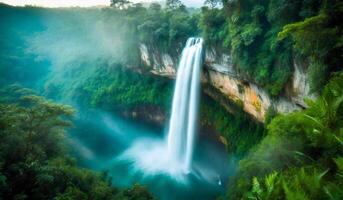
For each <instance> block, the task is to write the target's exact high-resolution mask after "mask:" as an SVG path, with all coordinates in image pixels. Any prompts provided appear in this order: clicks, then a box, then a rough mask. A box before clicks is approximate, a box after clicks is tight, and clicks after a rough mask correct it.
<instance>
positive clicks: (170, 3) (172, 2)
mask: <svg viewBox="0 0 343 200" xmlns="http://www.w3.org/2000/svg"><path fill="white" fill-rule="evenodd" d="M166 4H167V8H169V9H172V10H174V9H177V8H179V7H181V6H183V4H182V3H181V1H180V0H167V3H166Z"/></svg>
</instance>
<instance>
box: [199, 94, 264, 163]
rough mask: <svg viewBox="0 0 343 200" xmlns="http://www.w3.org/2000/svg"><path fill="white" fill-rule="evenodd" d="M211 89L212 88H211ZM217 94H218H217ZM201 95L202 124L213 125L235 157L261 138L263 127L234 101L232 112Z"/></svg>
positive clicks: (242, 155)
mask: <svg viewBox="0 0 343 200" xmlns="http://www.w3.org/2000/svg"><path fill="white" fill-rule="evenodd" d="M212 89H213V88H212ZM218 95H219V94H218ZM219 98H220V97H217V99H216V101H214V100H213V99H211V98H209V97H207V96H205V95H204V96H203V97H202V102H201V108H200V117H201V123H202V126H209V127H214V129H215V130H216V131H217V132H218V133H220V134H221V136H223V137H224V138H225V140H226V143H227V144H226V145H227V150H228V152H230V154H232V155H234V156H235V157H237V158H242V157H244V156H245V155H246V153H247V152H248V151H249V150H250V149H251V148H252V147H253V146H255V145H256V144H257V143H258V142H259V141H260V140H261V138H262V136H263V132H264V127H263V125H262V124H260V123H259V122H256V121H255V120H253V119H252V118H251V116H248V115H247V114H246V113H244V111H243V110H242V108H240V107H238V106H237V105H235V104H234V103H231V102H225V104H226V105H230V109H231V112H232V113H229V112H228V111H227V110H225V109H223V106H222V105H220V103H219V102H218V101H220V100H219Z"/></svg>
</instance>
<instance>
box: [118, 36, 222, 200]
mask: <svg viewBox="0 0 343 200" xmlns="http://www.w3.org/2000/svg"><path fill="white" fill-rule="evenodd" d="M202 61H203V40H202V39H201V38H189V39H188V40H187V43H186V46H185V48H184V49H183V51H182V55H181V59H180V63H179V67H178V71H177V76H176V84H175V91H174V96H173V103H172V111H171V117H170V122H169V130H168V134H167V137H166V138H162V137H156V136H154V137H151V136H150V137H139V136H137V138H135V139H134V140H133V141H132V143H130V144H129V145H128V146H129V147H128V148H127V149H126V150H125V151H124V152H123V153H122V154H121V155H120V156H118V157H117V158H116V159H115V163H116V164H124V165H128V166H129V167H128V168H129V169H130V170H129V171H130V174H132V176H133V177H142V180H144V181H152V180H158V177H161V176H163V177H166V178H168V179H170V180H172V182H173V183H177V184H181V183H182V184H185V185H189V184H192V183H195V182H198V183H200V182H201V183H202V184H210V185H212V184H214V185H215V187H217V186H218V184H219V185H221V178H220V177H221V174H219V173H218V171H217V170H218V169H220V168H221V167H222V166H224V164H223V162H222V160H220V162H219V161H216V158H217V157H218V155H219V152H218V150H217V149H216V148H217V147H213V146H206V148H204V149H198V148H195V147H196V145H195V140H196V132H197V127H198V124H197V121H198V120H197V116H198V107H199V99H200V98H199V93H200V75H201V66H202ZM197 142H201V145H209V143H208V141H204V140H199V141H197ZM195 149H197V150H196V151H195ZM219 157H220V158H221V156H219ZM209 161H211V162H209ZM219 171H220V170H219ZM218 180H219V181H218ZM174 181H175V182H174ZM194 181H195V182H194ZM170 183H171V182H170ZM155 184H156V183H154V185H155ZM157 185H158V184H157ZM162 199H170V198H162ZM176 199H177V198H176Z"/></svg>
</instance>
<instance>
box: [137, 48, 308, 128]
mask: <svg viewBox="0 0 343 200" xmlns="http://www.w3.org/2000/svg"><path fill="white" fill-rule="evenodd" d="M140 50H141V59H142V61H143V63H144V64H145V65H146V66H147V67H150V68H151V70H150V71H151V72H152V73H154V74H157V75H161V76H168V77H175V72H176V68H177V64H176V63H177V59H173V58H172V57H171V56H170V55H168V54H158V53H156V52H149V50H148V48H147V47H146V46H145V45H141V48H140ZM205 53H206V54H205V65H204V69H203V74H202V82H204V83H207V84H210V85H212V86H213V87H214V88H216V89H218V90H219V91H220V92H221V93H222V94H223V95H224V96H226V97H227V98H229V99H231V100H233V101H235V102H237V103H238V104H240V105H242V106H243V109H244V110H245V111H246V112H247V113H249V114H251V115H252V116H253V117H255V118H256V119H257V120H259V121H261V122H263V121H264V119H265V116H266V113H267V111H268V109H269V108H273V109H274V110H275V111H277V112H281V113H287V112H291V111H294V110H297V109H301V108H303V107H305V106H306V105H305V103H304V101H303V99H304V98H305V97H310V98H314V96H311V95H310V89H309V83H308V76H307V73H306V72H307V71H306V69H307V67H305V66H306V63H302V62H300V61H298V60H294V70H293V71H294V72H293V76H292V78H291V80H290V82H289V83H288V84H287V87H286V92H285V93H284V94H283V95H281V96H278V97H271V96H270V95H269V94H268V93H267V91H266V90H265V89H263V88H262V87H260V86H258V85H257V84H255V83H254V82H253V81H250V80H247V79H246V78H244V77H243V76H241V75H240V74H238V73H237V72H236V70H235V68H234V66H233V65H232V59H231V56H230V55H229V54H223V53H221V54H218V53H217V52H216V51H215V50H214V49H207V50H206V52H205Z"/></svg>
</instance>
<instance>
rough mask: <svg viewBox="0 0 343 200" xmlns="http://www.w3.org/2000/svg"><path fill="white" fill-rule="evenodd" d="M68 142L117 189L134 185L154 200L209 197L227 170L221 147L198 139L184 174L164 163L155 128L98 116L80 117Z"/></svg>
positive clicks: (160, 133) (161, 138)
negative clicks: (187, 171) (190, 164)
mask: <svg viewBox="0 0 343 200" xmlns="http://www.w3.org/2000/svg"><path fill="white" fill-rule="evenodd" d="M80 116H82V118H79V119H78V120H76V122H75V125H76V126H75V128H74V129H72V130H70V135H69V137H68V141H69V142H70V144H71V145H70V146H71V151H72V152H73V154H74V155H76V156H77V158H78V160H79V163H80V164H81V165H82V166H85V167H88V168H92V169H95V170H99V171H103V170H106V171H108V172H109V175H110V176H111V177H112V182H113V185H114V186H116V187H120V188H126V187H129V186H131V185H133V184H135V183H140V184H142V185H145V186H147V187H148V189H149V191H151V192H152V193H153V194H154V195H155V196H156V197H157V198H158V199H162V200H169V199H173V200H174V199H178V200H183V199H187V200H188V199H199V200H202V199H204V200H206V199H214V198H215V197H217V196H219V195H220V194H222V193H223V192H224V191H225V185H226V180H227V179H228V178H227V177H228V173H229V170H228V169H229V168H230V166H229V165H228V160H227V159H228V155H227V154H226V151H225V148H224V147H223V145H221V144H220V143H219V142H218V141H216V140H215V139H214V138H213V137H208V136H202V137H199V138H198V140H197V143H196V149H195V152H194V157H193V163H192V168H193V170H192V171H191V172H189V173H184V172H178V171H172V170H170V167H171V166H170V164H165V163H164V162H163V160H165V159H166V155H165V151H164V145H163V144H164V141H165V139H164V138H165V132H166V130H163V129H161V128H158V127H153V126H149V125H147V124H144V123H140V122H134V121H130V120H126V119H123V118H120V117H117V116H113V115H110V114H106V113H103V112H90V113H86V114H82V115H80Z"/></svg>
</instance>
